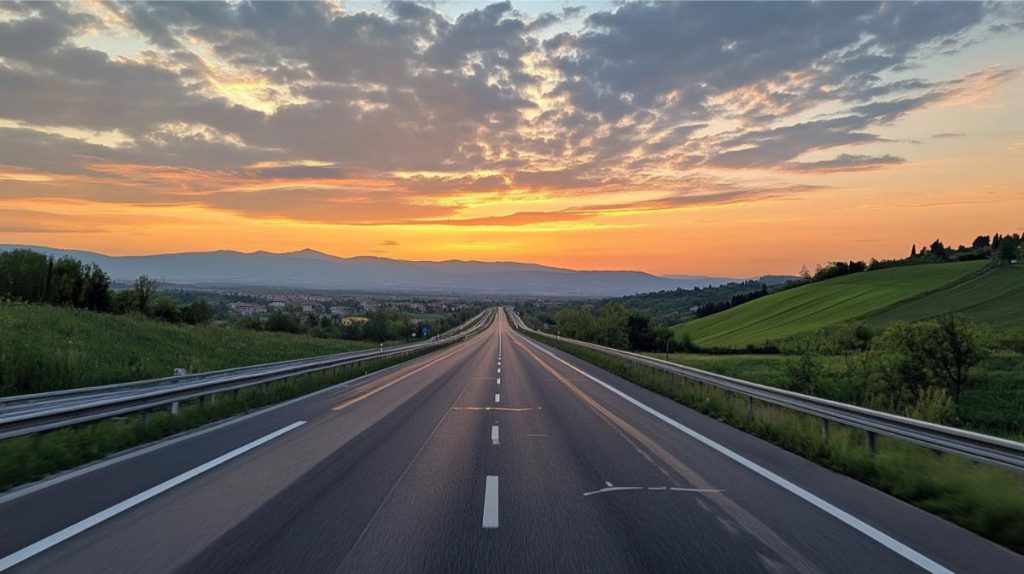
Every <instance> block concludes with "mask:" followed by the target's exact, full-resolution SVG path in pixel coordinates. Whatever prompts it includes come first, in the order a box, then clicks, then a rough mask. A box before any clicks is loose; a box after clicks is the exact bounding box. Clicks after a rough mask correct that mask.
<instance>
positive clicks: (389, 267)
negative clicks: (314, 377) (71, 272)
mask: <svg viewBox="0 0 1024 574" xmlns="http://www.w3.org/2000/svg"><path fill="white" fill-rule="evenodd" d="M19 248H21V249H31V250H33V251H37V252H39V253H43V254H46V255H52V256H54V257H62V256H65V255H69V256H71V257H74V258H76V259H79V260H81V261H82V262H84V263H96V264H97V265H99V266H100V267H101V268H103V270H104V271H106V272H107V273H109V274H110V276H111V278H113V279H114V280H115V281H134V280H135V279H136V278H137V277H138V276H139V275H148V276H150V277H152V278H153V279H156V280H158V281H161V282H164V283H174V284H180V285H208V286H209V285H220V286H249V287H256V286H261V287H291V288H297V289H325V290H326V289H330V290H344V291H371V292H373V291H376V292H392V293H396V292H400V293H424V294H442V293H443V294H466V295H532V296H546V297H617V296H621V295H631V294H635V293H647V292H651V291H660V290H663V289H677V288H683V289H692V288H693V287H705V286H713V285H721V284H723V283H728V282H731V281H735V279H731V278H726V277H701V276H676V277H659V276H657V275H651V274H649V273H643V272H640V271H575V270H571V269H560V268H557V267H547V266H544V265H536V264H532V263H513V262H494V263H491V262H483V261H456V260H452V261H437V262H434V261H403V260H399V259H386V258H382V257H335V256H333V255H327V254H325V253H320V252H319V251H313V250H311V249H304V250H302V251H295V252H292V253H268V252H265V251H257V252H255V253H241V252H238V251H209V252H200V253H169V254H162V255H141V256H123V257H118V256H110V255H102V254H99V253H92V252H89V251H74V250H66V249H53V248H49V247H38V246H31V245H0V250H10V249H19Z"/></svg>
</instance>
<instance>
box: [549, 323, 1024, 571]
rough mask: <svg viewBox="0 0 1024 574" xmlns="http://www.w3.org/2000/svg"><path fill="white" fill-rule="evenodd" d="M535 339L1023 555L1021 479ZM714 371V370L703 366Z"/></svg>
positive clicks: (749, 362)
mask: <svg viewBox="0 0 1024 574" xmlns="http://www.w3.org/2000/svg"><path fill="white" fill-rule="evenodd" d="M531 336H533V335H531ZM534 337H535V338H538V339H541V340H543V341H544V342H545V343H547V344H549V345H552V346H554V347H557V348H560V349H562V350H564V351H567V352H569V353H572V354H574V355H576V356H578V357H580V358H581V359H583V360H585V361H588V362H590V363H592V364H594V365H597V366H598V367H601V368H603V369H605V370H607V371H609V372H612V373H615V374H616V375H619V376H621V377H623V378H625V379H627V380H630V381H632V382H634V383H636V384H638V385H640V386H642V387H645V388H648V389H650V390H652V391H655V392H657V393H660V394H662V395H665V396H667V397H670V398H672V399H674V400H676V401H678V402H680V403H682V404H685V405H687V406H690V407H691V408H694V409H695V410H697V411H700V412H702V413H705V414H708V415H710V416H712V417H714V418H716V419H718V420H721V421H723V422H726V423H728V424H730V425H731V426H734V427H736V428H739V429H742V430H744V431H746V432H749V433H751V434H753V435H755V436H758V437H761V438H763V439H765V440H768V441H770V442H772V443H774V444H777V445H779V446H780V447H782V448H784V449H786V450H788V451H790V452H793V453H795V454H798V455H800V456H802V457H804V458H807V459H809V460H812V461H814V462H817V463H818V464H821V465H822V466H825V467H828V468H831V469H832V470H835V471H837V472H840V473H843V474H845V475H847V476H850V477H851V478H854V479H856V480H859V481H861V482H864V483H866V484H869V485H871V486H874V487H876V488H878V489H880V490H883V491H885V492H888V493H889V494H892V495H893V496H896V497H898V498H901V499H903V500H905V501H907V502H910V503H911V504H914V505H916V506H918V507H920V508H922V509H924V510H927V511H928V512H931V513H933V514H935V515H938V516H940V517H942V518H945V519H947V520H950V521H952V522H955V523H957V524H959V525H961V526H963V527H965V528H968V529H970V530H972V531H974V532H976V533H978V534H980V535H982V536H985V537H987V538H989V539H991V540H994V541H995V542H998V543H1000V544H1003V545H1004V546H1006V547H1008V548H1010V549H1012V550H1014V551H1016V552H1022V551H1024V476H1022V475H1020V474H1017V473H1014V472H1012V471H1008V470H1004V469H1001V468H996V467H992V466H988V465H983V464H975V463H973V462H971V461H968V460H966V459H963V458H960V457H957V456H948V455H943V456H938V455H935V454H934V453H932V452H931V451H929V450H928V449H924V448H920V447H916V446H913V445H910V444H906V443H902V442H899V441H896V440H890V439H887V438H885V437H878V439H877V440H876V452H875V453H874V454H872V453H871V452H870V451H869V450H868V448H867V446H866V442H867V440H866V435H865V433H864V432H863V431H859V430H855V429H852V428H847V427H843V426H841V425H838V424H833V425H830V430H829V435H828V437H827V438H824V437H823V436H822V433H821V422H820V420H819V419H817V418H814V417H811V416H808V415H803V414H800V413H797V412H794V411H789V410H785V409H782V408H778V407H775V406H772V405H768V404H764V403H756V402H755V408H754V409H753V416H751V415H749V414H748V411H747V401H746V398H745V397H742V396H740V395H737V394H733V393H729V392H727V391H724V390H722V389H719V388H717V387H713V386H710V385H705V384H702V383H698V382H695V381H689V380H686V379H683V378H681V377H677V376H673V375H671V374H668V373H663V372H661V371H652V370H651V369H649V368H647V367H640V366H636V365H632V364H631V363H629V362H628V361H625V360H623V359H618V358H614V357H609V356H607V355H604V354H601V353H597V352H594V351H591V350H589V349H584V348H581V347H577V346H575V345H571V344H568V343H566V342H565V341H556V340H554V339H551V338H548V337H544V336H534ZM719 359H721V360H723V361H728V362H727V363H725V364H730V365H733V366H736V365H743V364H744V363H745V364H746V366H747V368H750V366H751V365H758V366H761V367H763V366H764V365H766V364H769V363H771V362H773V361H778V360H779V358H778V357H767V358H766V362H761V361H760V360H759V359H760V358H759V359H758V360H748V359H745V358H743V357H741V358H740V359H741V360H737V359H735V358H734V357H728V358H720V357H713V358H711V360H714V361H718V360H719ZM695 366H699V365H695ZM707 366H710V365H709V364H705V365H703V367H707ZM703 367H702V368H703ZM765 368H767V367H765Z"/></svg>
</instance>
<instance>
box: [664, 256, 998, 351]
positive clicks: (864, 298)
mask: <svg viewBox="0 0 1024 574" xmlns="http://www.w3.org/2000/svg"><path fill="white" fill-rule="evenodd" d="M987 264H988V263H987V262H986V261H967V262H961V263H938V264H932V265H913V266H908V267H895V268H891V269H881V270H878V271H868V272H863V273H854V274H852V275H844V276H842V277H837V278H835V279H829V280H826V281H820V282H815V283H810V284H808V285H803V286H800V287H795V288H793V289H787V290H785V291H781V292H779V293H774V294H772V295H768V296H765V297H761V298H760V299H755V300H754V301H751V302H749V303H745V304H743V305H740V306H738V307H733V308H732V309H728V310H726V311H722V312H720V313H716V314H714V315H710V316H708V317H703V318H701V319H697V320H694V321H690V322H688V323H683V324H682V325H677V326H676V327H674V328H673V329H674V330H675V332H676V336H677V337H681V336H682V335H683V334H684V333H688V334H689V336H690V338H691V340H692V341H693V342H694V343H696V344H697V345H699V346H702V347H719V348H741V347H745V346H747V345H762V344H765V343H767V342H769V341H778V340H781V339H784V338H786V337H789V336H792V335H796V334H799V333H804V332H808V331H813V330H816V329H819V328H821V327H824V326H826V325H831V324H834V323H840V322H843V321H848V320H850V319H856V318H861V317H867V316H869V315H874V314H877V313H881V312H883V311H888V310H890V309H891V310H892V312H893V313H896V312H897V309H898V307H895V306H896V305H898V304H901V303H902V302H911V301H918V300H920V299H918V298H920V297H923V296H924V297H928V296H936V295H938V294H939V293H938V292H944V291H943V290H944V289H945V288H947V287H950V286H952V285H954V284H957V283H958V282H960V281H963V280H964V279H966V278H968V277H970V276H971V275H972V274H975V273H977V272H978V271H980V270H981V269H983V268H984V267H985V265H987ZM969 287H970V283H965V284H963V285H962V286H961V288H969ZM929 294H931V295H929ZM954 297H955V295H954ZM921 312H924V311H923V310H922V311H921Z"/></svg>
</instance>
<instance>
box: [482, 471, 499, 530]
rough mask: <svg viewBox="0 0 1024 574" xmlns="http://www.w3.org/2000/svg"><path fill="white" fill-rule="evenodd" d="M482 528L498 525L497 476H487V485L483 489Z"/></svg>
mask: <svg viewBox="0 0 1024 574" xmlns="http://www.w3.org/2000/svg"><path fill="white" fill-rule="evenodd" d="M483 527H484V528H497V527H498V477H497V476H493V475H488V476H487V487H486V488H485V489H484V520H483Z"/></svg>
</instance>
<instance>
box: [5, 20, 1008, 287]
mask: <svg viewBox="0 0 1024 574" xmlns="http://www.w3.org/2000/svg"><path fill="white" fill-rule="evenodd" d="M1021 231H1024V3H1020V2H1018V3H975V2H972V3H949V2H942V3H940V2H924V3H907V2H897V3H869V2H856V3H839V2H817V3H810V4H803V3H791V2H785V3H782V2H777V3H776V2H764V3H756V4H745V3H656V4H647V3H618V2H616V3H589V2H588V3H572V2H524V3H507V2H506V3H494V4H486V3H479V4H477V3H462V2H437V3H431V4H412V3H406V2H387V3H348V2H326V3H314V2H300V3H294V4H292V3H264V2H259V3H248V2H229V3H224V4H221V3H186V2H172V3H166V4H164V3H116V2H115V3H101V2H84V1H83V2H76V3H70V4H60V3H27V4H22V3H7V2H4V3H0V243H17V244H31V245H46V246H51V247H61V248H75V249H86V250H92V251H99V252H103V253H107V254H114V255H126V254H146V253H167V252H182V251H207V250H215V249H234V250H240V251H256V250H267V251H275V252H286V251H294V250H299V249H303V248H312V249H316V250H319V251H323V252H327V253H331V254H334V255H340V256H355V255H377V256H382V257H393V258H400V259H417V260H445V259H476V260H485V261H525V262H536V263H542V264H547V265H555V266H560V267H568V268H574V269H635V270H643V271H648V272H651V273H657V274H691V275H698V274H702V275H720V276H732V277H753V276H759V275H763V274H795V273H797V272H798V271H799V269H800V267H801V266H802V265H807V266H808V267H809V268H812V269H813V267H814V266H815V265H816V264H824V263H827V262H828V261H832V260H850V259H868V258H871V257H877V258H879V259H883V258H891V257H902V256H904V255H906V254H907V253H908V252H909V250H910V246H911V245H912V244H917V245H918V246H920V245H922V244H926V243H930V242H931V241H932V240H934V239H936V238H940V239H942V240H943V241H944V242H946V243H947V244H953V245H957V244H960V243H968V244H969V243H970V241H971V240H972V239H973V238H974V237H975V236H976V235H979V234H989V233H995V232H998V233H1013V232H1021Z"/></svg>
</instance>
